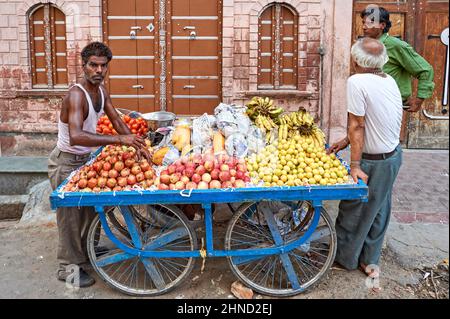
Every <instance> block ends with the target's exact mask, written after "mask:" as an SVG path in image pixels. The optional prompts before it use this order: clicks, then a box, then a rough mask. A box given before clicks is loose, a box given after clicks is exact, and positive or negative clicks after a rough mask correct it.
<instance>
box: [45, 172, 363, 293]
mask: <svg viewBox="0 0 450 319" xmlns="http://www.w3.org/2000/svg"><path fill="white" fill-rule="evenodd" d="M67 182H68V180H66V181H65V182H64V183H63V184H62V185H60V187H59V188H58V189H57V190H55V191H54V192H53V193H52V194H51V196H50V201H51V206H52V208H53V209H56V208H58V207H82V206H91V207H95V210H96V212H97V216H96V218H95V219H94V220H93V222H92V224H91V226H90V230H89V233H88V241H87V245H88V254H89V258H90V261H91V263H92V266H93V267H94V269H95V270H96V272H97V273H98V275H99V276H100V277H101V278H102V279H103V280H104V281H105V282H106V283H108V284H109V285H110V286H112V287H113V288H115V289H118V290H119V291H121V292H123V293H126V294H129V295H138V296H154V295H160V294H164V293H167V292H168V291H170V290H172V289H174V288H175V287H176V286H178V285H180V284H181V283H182V282H183V281H184V280H185V279H186V278H187V277H188V276H189V274H190V272H191V270H192V268H193V266H194V261H195V258H198V257H201V258H210V257H227V259H228V261H229V264H230V266H231V269H232V271H233V273H234V274H235V275H236V276H237V277H238V278H239V279H240V280H241V281H242V282H243V283H245V284H246V285H247V286H249V287H250V288H252V289H253V290H255V291H257V292H259V293H261V294H265V295H270V296H291V295H295V294H298V293H301V292H302V291H304V290H305V289H307V288H309V287H311V286H312V285H313V284H315V283H316V282H317V281H318V280H319V279H320V278H322V277H323V276H324V275H325V274H326V272H327V271H328V270H329V268H330V266H331V264H332V263H333V260H334V257H335V253H336V234H335V231H334V226H333V221H332V219H331V218H330V216H329V215H328V214H327V212H326V211H325V210H324V208H323V207H322V202H323V201H325V200H346V199H361V200H363V201H366V200H367V196H368V188H367V185H365V184H364V183H363V182H361V181H360V182H359V183H358V184H349V185H335V186H312V187H305V186H302V187H274V188H245V189H224V190H193V191H191V192H188V191H183V192H181V193H180V191H122V192H115V193H114V192H103V193H86V192H72V193H61V190H62V189H63V187H64V186H65V184H66V183H67ZM216 203H227V204H229V205H230V203H243V204H241V205H240V207H239V208H238V209H236V210H235V211H234V214H233V217H232V218H231V220H230V222H229V224H228V227H227V230H226V235H225V241H224V243H223V247H220V249H216V248H215V247H214V245H213V237H214V235H213V205H214V204H216ZM176 204H201V205H202V207H203V209H204V223H203V221H200V223H199V222H198V221H197V222H193V221H190V220H188V219H187V218H186V216H185V215H184V214H183V212H182V211H181V210H180V209H179V208H178V207H177V206H175V205H176ZM199 226H204V227H205V234H206V235H205V237H206V240H203V238H202V239H201V241H200V242H199V240H198V238H197V232H196V229H197V228H199ZM221 246H222V245H221Z"/></svg>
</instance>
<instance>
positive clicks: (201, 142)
mask: <svg viewBox="0 0 450 319" xmlns="http://www.w3.org/2000/svg"><path fill="white" fill-rule="evenodd" d="M213 125H214V121H213V120H212V119H211V117H210V116H209V115H208V114H206V113H205V114H203V115H202V116H200V117H198V118H196V119H194V120H193V123H192V147H193V149H194V152H195V153H202V152H203V151H206V150H208V149H211V148H212V146H213V129H212V127H213Z"/></svg>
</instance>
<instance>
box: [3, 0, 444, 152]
mask: <svg viewBox="0 0 450 319" xmlns="http://www.w3.org/2000/svg"><path fill="white" fill-rule="evenodd" d="M405 1H406V0H405ZM359 2H360V1H355V4H354V3H353V1H352V0H285V1H273V0H167V1H163V0H131V1H119V0H84V1H83V0H75V1H70V2H68V1H63V0H55V1H42V0H40V1H39V0H25V1H19V0H0V31H1V33H0V64H1V73H0V151H1V154H0V155H3V156H8V155H33V154H35V155H45V154H47V152H48V151H49V150H50V149H52V148H53V146H54V144H55V140H56V133H57V119H58V116H59V111H60V108H61V101H62V97H63V96H64V94H65V93H66V92H67V89H68V87H70V85H71V84H73V83H75V82H76V81H77V78H79V77H80V76H81V60H80V57H79V56H80V51H81V49H82V48H83V47H84V46H85V45H86V44H87V43H89V42H90V41H103V42H105V43H107V44H108V45H109V46H110V47H111V49H112V51H113V55H114V58H113V61H112V62H111V65H110V69H109V73H108V76H107V79H106V80H105V86H106V87H107V89H108V90H109V92H110V94H111V96H112V100H113V103H114V105H115V107H118V108H126V109H133V110H138V111H140V112H142V113H146V112H152V111H156V110H160V109H164V110H168V111H172V112H174V113H176V114H179V115H192V114H203V113H205V112H208V113H211V112H212V111H213V109H214V107H215V106H217V104H218V103H220V102H221V101H224V102H226V103H236V104H243V103H245V102H246V101H247V100H249V99H250V98H251V97H252V96H254V95H260V96H269V97H271V98H273V99H274V100H275V101H276V103H278V104H279V105H281V106H283V107H284V108H285V109H286V110H297V109H298V108H299V107H305V108H306V109H307V110H309V111H310V112H311V113H313V114H314V115H315V116H316V118H317V119H318V120H319V123H320V126H321V127H322V128H323V129H324V131H325V133H326V135H327V136H328V137H329V139H330V140H331V141H334V140H336V139H338V138H340V137H342V136H343V135H344V134H345V131H346V122H347V113H346V105H345V83H346V79H347V77H348V76H349V74H350V67H349V66H350V53H349V51H350V50H349V48H350V46H351V43H352V41H353V39H354V38H355V36H356V35H357V31H355V30H356V28H357V23H356V21H357V20H358V19H357V15H356V14H355V8H356V7H357V6H358V5H360V4H359ZM406 2H407V1H406ZM434 2H435V1H434ZM444 2H445V1H444ZM446 3H447V4H448V1H446ZM447 12H448V9H447ZM352 21H353V22H352ZM447 26H448V19H447ZM352 28H353V29H352ZM352 30H353V31H352ZM355 32H356V33H355ZM446 122H447V124H446V125H447V126H446V127H447V145H448V121H446ZM447 148H448V146H447Z"/></svg>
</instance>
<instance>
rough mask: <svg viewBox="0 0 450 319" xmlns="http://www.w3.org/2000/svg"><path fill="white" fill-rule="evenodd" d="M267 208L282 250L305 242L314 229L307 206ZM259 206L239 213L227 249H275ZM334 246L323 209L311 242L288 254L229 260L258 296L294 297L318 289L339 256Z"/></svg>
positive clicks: (333, 235) (279, 204)
mask: <svg viewBox="0 0 450 319" xmlns="http://www.w3.org/2000/svg"><path fill="white" fill-rule="evenodd" d="M266 203H267V204H268V205H266V207H269V208H270V211H271V213H272V214H273V217H274V221H275V222H276V225H277V228H278V230H279V233H280V235H281V239H282V243H283V244H284V245H286V244H289V243H291V242H293V241H295V240H297V239H299V238H301V237H302V236H303V235H304V234H305V232H306V231H307V230H308V228H309V227H310V226H311V224H312V221H313V219H312V218H311V216H312V215H314V208H313V207H312V205H311V203H309V202H306V201H304V202H303V201H302V202H290V203H286V202H266ZM259 205H261V203H245V204H243V205H242V206H241V207H240V208H239V210H238V211H237V212H236V213H235V215H234V216H233V218H232V219H231V220H230V223H229V225H228V229H227V232H226V235H225V249H226V250H236V249H258V248H269V247H274V246H275V240H274V237H273V236H272V233H271V230H270V229H269V226H268V223H267V220H266V217H265V215H264V213H263V212H262V211H261V209H259ZM305 221H306V222H305ZM336 242H337V240H336V232H335V230H334V226H333V222H332V220H331V218H330V216H329V215H328V213H327V212H326V211H325V209H323V208H322V209H321V214H320V219H319V223H318V225H317V228H316V230H315V231H314V232H313V234H312V235H311V237H310V238H309V239H308V240H307V241H306V242H305V243H304V244H302V245H300V246H299V247H297V248H295V249H293V250H291V251H290V252H288V253H286V254H274V255H266V256H255V255H248V256H239V257H227V258H228V262H229V263H230V266H231V270H232V271H233V272H234V274H235V275H236V276H237V277H238V278H239V279H241V280H242V281H243V282H244V283H245V284H246V285H247V286H249V287H251V288H252V289H254V290H255V291H257V292H259V293H261V294H265V295H270V296H279V297H282V296H292V295H295V294H298V293H301V292H303V291H304V290H306V289H307V288H309V287H311V286H312V285H314V284H316V283H317V282H318V281H319V279H320V278H322V277H323V276H324V275H325V274H326V273H327V272H328V270H329V269H330V267H331V264H332V263H333V261H334V257H335V255H336ZM286 269H289V271H286ZM292 282H296V283H295V284H293V283H292Z"/></svg>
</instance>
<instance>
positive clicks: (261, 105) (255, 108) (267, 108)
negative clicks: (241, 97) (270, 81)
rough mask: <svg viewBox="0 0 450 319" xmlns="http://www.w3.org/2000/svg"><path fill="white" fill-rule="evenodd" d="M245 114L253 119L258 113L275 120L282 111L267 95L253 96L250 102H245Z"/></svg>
mask: <svg viewBox="0 0 450 319" xmlns="http://www.w3.org/2000/svg"><path fill="white" fill-rule="evenodd" d="M246 106H247V115H248V116H249V117H250V118H251V119H252V120H253V121H255V120H256V118H257V117H258V115H262V116H264V117H267V118H271V119H272V120H275V121H276V120H277V119H278V117H279V116H280V115H281V113H283V109H282V108H281V107H277V106H275V105H274V104H273V100H271V99H269V98H268V97H266V98H262V97H259V96H254V97H253V98H252V99H251V100H250V102H248V103H247V105H246Z"/></svg>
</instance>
